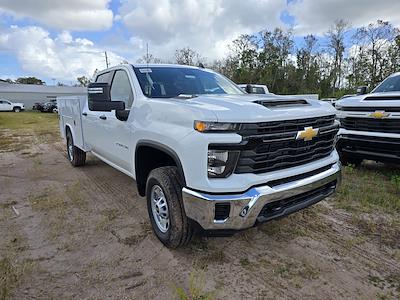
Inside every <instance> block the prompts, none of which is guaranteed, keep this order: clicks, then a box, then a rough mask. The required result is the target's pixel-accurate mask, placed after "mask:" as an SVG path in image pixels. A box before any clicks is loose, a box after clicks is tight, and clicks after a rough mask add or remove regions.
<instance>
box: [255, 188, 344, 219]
mask: <svg viewBox="0 0 400 300" xmlns="http://www.w3.org/2000/svg"><path fill="white" fill-rule="evenodd" d="M335 188H336V181H332V182H330V183H328V184H326V185H323V186H321V187H319V188H316V189H314V190H311V191H308V192H305V193H302V194H299V195H295V196H292V197H289V198H286V199H282V200H279V201H274V202H271V203H267V204H265V205H264V207H263V208H262V209H261V212H260V214H259V215H258V217H257V221H258V222H265V221H268V220H272V219H275V218H279V217H282V216H285V215H288V214H290V213H293V212H296V211H298V210H300V209H303V208H306V207H307V206H310V205H312V204H315V203H317V202H319V201H321V200H322V199H324V198H325V197H327V196H329V195H330V194H332V193H333V192H334V190H335Z"/></svg>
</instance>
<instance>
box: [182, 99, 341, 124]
mask: <svg viewBox="0 0 400 300" xmlns="http://www.w3.org/2000/svg"><path fill="white" fill-rule="evenodd" d="M179 101H182V102H183V103H185V105H187V106H190V107H191V108H198V109H200V110H209V111H212V112H213V113H214V114H215V115H216V118H217V121H218V122H243V123H253V122H266V121H279V120H291V119H300V118H301V119H303V118H308V117H310V118H311V117H315V116H323V115H331V114H336V109H335V108H334V107H333V106H332V105H330V104H329V103H324V102H322V101H319V100H309V99H307V100H306V99H304V98H303V99H302V98H299V97H295V96H290V97H288V96H278V95H274V94H265V95H249V94H243V95H199V96H197V97H194V98H191V99H187V100H179Z"/></svg>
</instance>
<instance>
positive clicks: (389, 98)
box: [364, 95, 400, 101]
mask: <svg viewBox="0 0 400 300" xmlns="http://www.w3.org/2000/svg"><path fill="white" fill-rule="evenodd" d="M379 100H400V96H384V95H383V96H368V97H365V98H364V101H379Z"/></svg>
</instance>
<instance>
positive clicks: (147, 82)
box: [134, 67, 244, 98]
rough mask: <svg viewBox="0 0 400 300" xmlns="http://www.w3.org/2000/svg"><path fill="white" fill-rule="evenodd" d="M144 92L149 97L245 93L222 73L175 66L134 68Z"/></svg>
mask: <svg viewBox="0 0 400 300" xmlns="http://www.w3.org/2000/svg"><path fill="white" fill-rule="evenodd" d="M134 70H135V73H136V77H137V78H138V80H139V84H140V87H141V89H142V91H143V94H144V95H145V96H147V97H149V98H173V97H177V96H179V95H200V94H244V92H243V91H242V90H241V89H240V88H238V87H237V86H236V85H235V84H233V83H232V82H231V81H229V80H228V79H226V78H225V77H223V76H222V75H219V74H216V73H213V72H209V71H206V70H199V69H192V68H176V67H175V68H174V67H141V68H134Z"/></svg>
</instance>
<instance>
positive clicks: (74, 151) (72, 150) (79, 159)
mask: <svg viewBox="0 0 400 300" xmlns="http://www.w3.org/2000/svg"><path fill="white" fill-rule="evenodd" d="M67 155H68V160H69V162H70V163H71V164H72V165H73V166H74V167H79V166H83V165H84V164H85V162H86V152H85V151H82V150H81V149H79V148H78V147H76V146H75V145H74V139H73V138H72V134H71V131H69V130H67Z"/></svg>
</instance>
